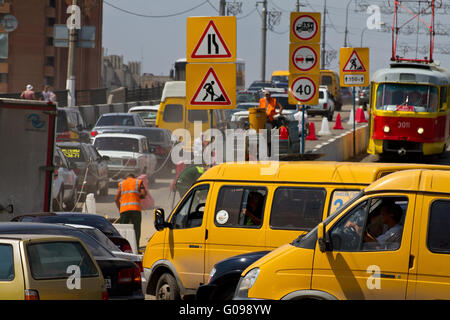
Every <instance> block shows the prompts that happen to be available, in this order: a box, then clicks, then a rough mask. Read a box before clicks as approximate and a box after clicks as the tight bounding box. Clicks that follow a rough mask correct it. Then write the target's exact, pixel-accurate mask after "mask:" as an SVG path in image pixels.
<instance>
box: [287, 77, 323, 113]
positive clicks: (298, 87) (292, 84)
mask: <svg viewBox="0 0 450 320" xmlns="http://www.w3.org/2000/svg"><path fill="white" fill-rule="evenodd" d="M318 83H319V74H311V75H308V74H300V75H292V74H291V75H289V93H290V94H289V104H298V103H300V104H308V105H316V104H318V103H319V85H318Z"/></svg>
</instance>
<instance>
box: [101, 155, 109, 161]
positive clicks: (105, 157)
mask: <svg viewBox="0 0 450 320" xmlns="http://www.w3.org/2000/svg"><path fill="white" fill-rule="evenodd" d="M100 159H102V160H103V161H109V160H111V158H110V157H109V156H102V157H101V158H100Z"/></svg>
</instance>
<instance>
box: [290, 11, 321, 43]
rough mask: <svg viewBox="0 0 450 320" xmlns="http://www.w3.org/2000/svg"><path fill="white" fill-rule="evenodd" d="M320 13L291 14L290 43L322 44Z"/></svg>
mask: <svg viewBox="0 0 450 320" xmlns="http://www.w3.org/2000/svg"><path fill="white" fill-rule="evenodd" d="M320 17H321V15H320V13H319V12H310V13H306V12H291V24H290V25H291V32H290V42H301V41H307V42H311V43H319V42H320Z"/></svg>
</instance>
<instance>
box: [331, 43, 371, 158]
mask: <svg viewBox="0 0 450 320" xmlns="http://www.w3.org/2000/svg"><path fill="white" fill-rule="evenodd" d="M339 68H340V73H339V76H340V77H339V82H340V85H341V87H353V157H356V121H355V120H356V88H355V87H368V86H369V84H370V79H369V77H370V76H369V48H348V47H346V48H341V49H340V53H339Z"/></svg>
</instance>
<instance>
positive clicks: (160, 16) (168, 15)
mask: <svg viewBox="0 0 450 320" xmlns="http://www.w3.org/2000/svg"><path fill="white" fill-rule="evenodd" d="M103 3H105V4H106V5H108V6H110V7H112V8H114V9H117V10H119V11H122V12H125V13H128V14H131V15H134V16H138V17H142V18H170V17H175V16H179V15H182V14H185V13H187V12H190V11H193V10H195V9H197V8H200V7H201V6H203V5H205V4H207V3H209V0H206V1H203V2H202V3H200V4H198V5H196V6H195V7H192V8H190V9H187V10H184V11H180V12H177V13H172V14H166V15H147V14H140V13H136V12H132V11H129V10H126V9H122V8H119V7H117V6H115V5H113V4H111V3H109V2H108V1H106V0H103ZM209 4H210V5H211V3H209ZM211 6H212V5H211ZM213 8H214V7H213Z"/></svg>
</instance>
